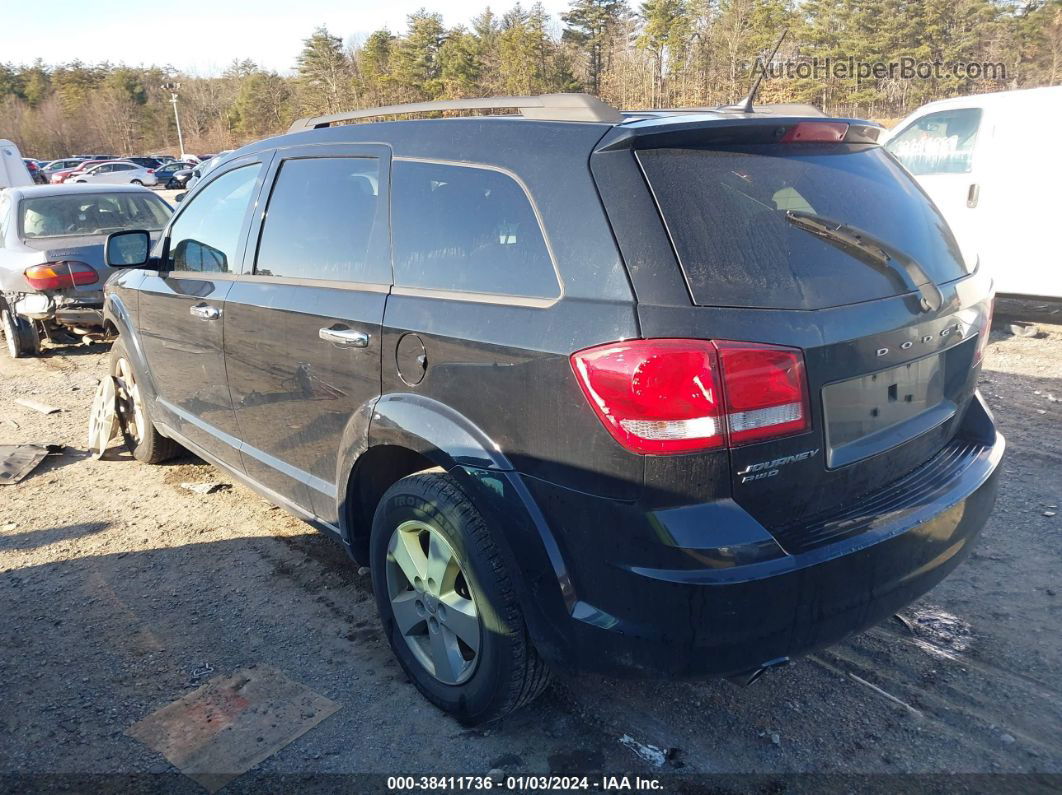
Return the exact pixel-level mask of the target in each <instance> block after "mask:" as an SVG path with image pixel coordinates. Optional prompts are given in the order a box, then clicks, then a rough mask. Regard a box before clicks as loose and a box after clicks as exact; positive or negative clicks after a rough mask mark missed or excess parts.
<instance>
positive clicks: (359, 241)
mask: <svg viewBox="0 0 1062 795" xmlns="http://www.w3.org/2000/svg"><path fill="white" fill-rule="evenodd" d="M379 188H380V161H379V160H377V159H376V158H371V157H321V158H307V159H293V160H286V161H284V163H282V164H281V166H280V170H279V171H278V172H277V178H276V182H275V183H274V186H273V192H272V194H271V195H270V197H269V204H268V206H267V207H266V215H265V222H264V223H263V226H262V233H261V239H260V242H259V245H258V258H257V261H256V263H255V273H256V274H258V275H260V276H286V277H289V278H297V279H331V280H337V281H339V280H351V281H365V278H364V272H365V268H366V265H367V259H366V258H367V256H368V252H369V241H370V239H371V237H372V231H373V226H374V223H375V222H376V217H377V212H378V209H379Z"/></svg>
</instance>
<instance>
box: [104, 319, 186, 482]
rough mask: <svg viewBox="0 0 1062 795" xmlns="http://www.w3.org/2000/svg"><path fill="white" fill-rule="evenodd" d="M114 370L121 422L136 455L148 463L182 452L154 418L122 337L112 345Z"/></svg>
mask: <svg viewBox="0 0 1062 795" xmlns="http://www.w3.org/2000/svg"><path fill="white" fill-rule="evenodd" d="M110 369H111V375H112V376H114V377H115V379H116V381H117V383H116V385H115V386H116V390H117V393H118V405H119V412H118V421H119V423H120V425H121V427H122V434H123V436H125V441H126V445H127V446H128V447H129V451H130V452H131V453H132V454H133V457H134V458H136V459H137V460H138V461H143V462H144V463H145V464H161V463H162V462H163V461H167V460H169V459H171V458H173V457H174V456H176V455H177V454H179V453H180V452H181V446H180V445H179V444H177V442H175V441H173V440H172V439H169V438H167V437H165V436H163V435H162V434H161V433H159V432H158V430H157V429H156V428H155V424H154V422H152V420H151V408H150V406H149V405H148V401H147V400H146V399H145V398H144V396H143V394H142V391H141V389H140V386H139V384H138V383H137V374H136V371H135V370H134V369H133V360H132V359H131V358H130V356H129V353H128V351H126V348H125V341H124V340H123V339H122V338H121V337H119V338H118V339H116V340H115V341H114V344H113V345H112V346H111V368H110Z"/></svg>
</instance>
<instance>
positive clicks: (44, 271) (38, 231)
mask: <svg viewBox="0 0 1062 795" xmlns="http://www.w3.org/2000/svg"><path fill="white" fill-rule="evenodd" d="M171 213H172V209H171V208H170V206H169V205H168V204H166V202H164V201H163V200H162V199H160V198H159V197H158V196H156V195H154V194H153V193H152V192H151V191H149V190H147V189H146V188H142V187H138V186H126V185H106V186H104V185H91V186H89V185H39V186H36V185H35V186H18V187H9V188H7V189H6V190H3V191H0V322H2V327H3V333H4V338H5V341H6V342H7V350H8V353H9V354H10V355H11V356H12V357H13V358H16V359H17V358H20V357H23V356H35V355H37V354H38V353H39V351H40V343H41V340H42V339H43V338H47V339H49V340H51V341H53V342H57V343H64V342H67V343H69V342H75V341H78V339H79V338H80V337H82V336H84V335H86V334H92V333H98V332H102V330H103V314H102V308H103V283H104V282H105V281H107V277H108V276H109V275H110V271H111V269H110V268H108V267H107V265H106V264H105V263H104V260H103V244H104V242H105V241H106V239H107V235H109V234H110V233H112V232H118V231H122V230H125V229H147V230H149V232H150V233H152V234H154V233H157V232H160V231H161V230H162V228H163V227H164V226H165V225H166V223H167V222H168V221H169V218H170V214H171Z"/></svg>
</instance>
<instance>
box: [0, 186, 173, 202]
mask: <svg viewBox="0 0 1062 795" xmlns="http://www.w3.org/2000/svg"><path fill="white" fill-rule="evenodd" d="M7 193H8V195H10V196H13V197H15V198H26V199H33V198H38V197H41V196H69V195H71V194H75V193H149V194H151V195H152V196H154V195H155V193H154V192H153V191H150V190H148V189H147V188H145V187H143V186H141V185H109V184H105V183H93V184H91V185H89V184H84V183H80V184H79V183H76V182H75V183H73V184H67V183H62V184H59V185H24V186H21V187H17V188H8V189H7Z"/></svg>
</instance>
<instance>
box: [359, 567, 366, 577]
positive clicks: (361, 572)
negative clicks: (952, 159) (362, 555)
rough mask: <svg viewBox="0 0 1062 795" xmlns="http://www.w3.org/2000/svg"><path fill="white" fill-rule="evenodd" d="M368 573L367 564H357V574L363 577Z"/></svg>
mask: <svg viewBox="0 0 1062 795" xmlns="http://www.w3.org/2000/svg"><path fill="white" fill-rule="evenodd" d="M368 573H369V567H368V566H359V567H358V575H359V576H361V577H364V576H365V575H366V574H368Z"/></svg>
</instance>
